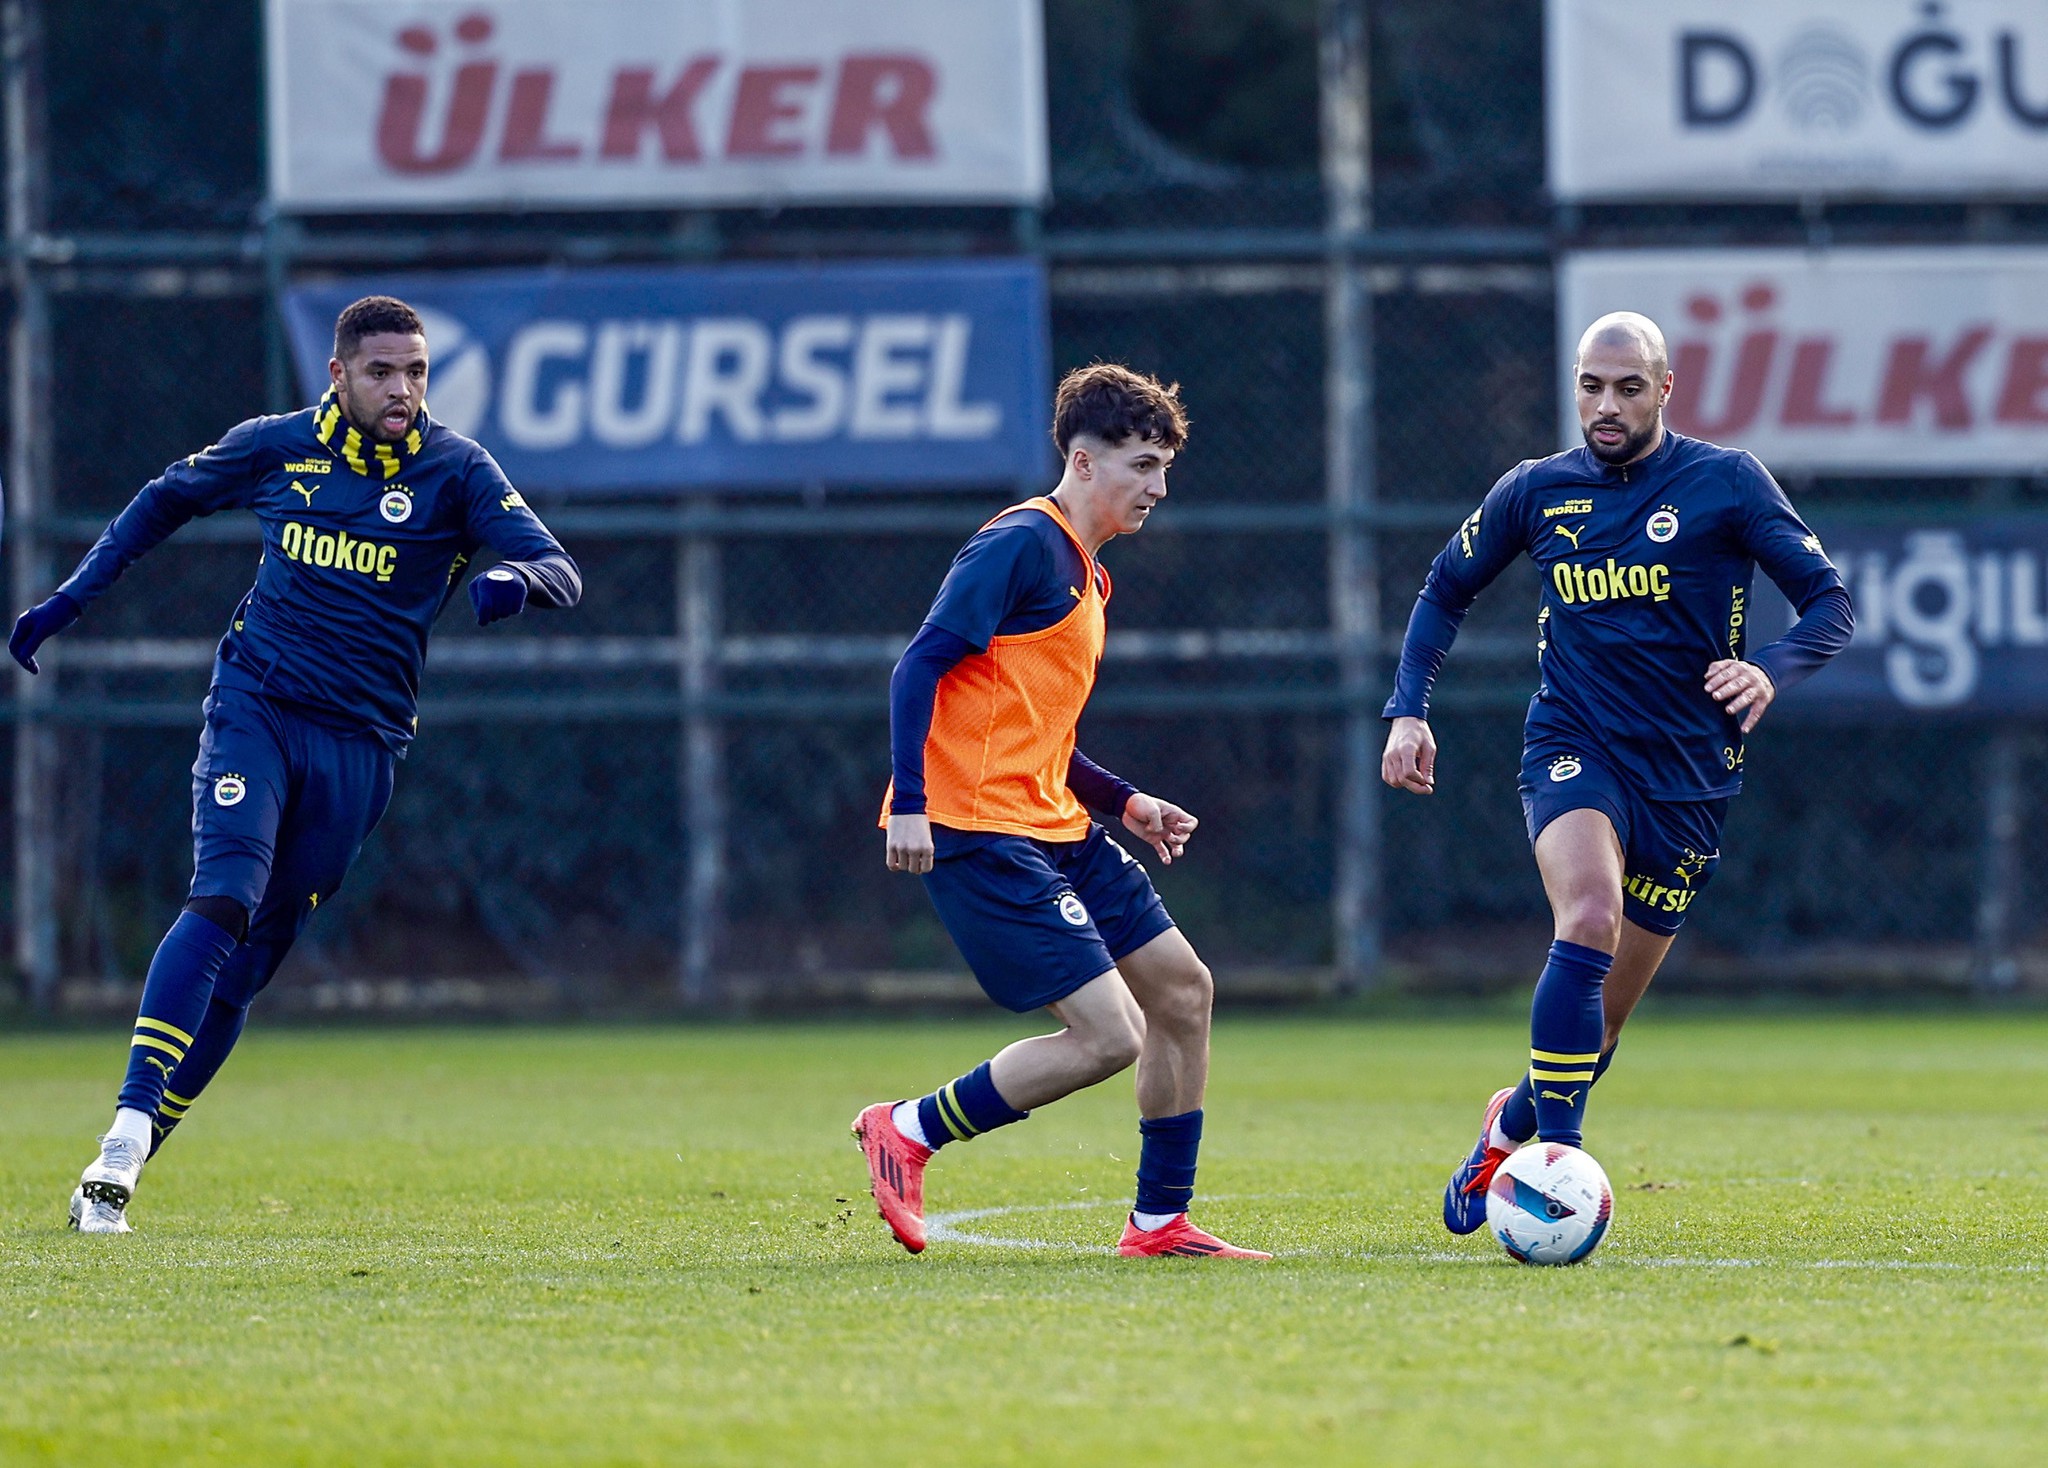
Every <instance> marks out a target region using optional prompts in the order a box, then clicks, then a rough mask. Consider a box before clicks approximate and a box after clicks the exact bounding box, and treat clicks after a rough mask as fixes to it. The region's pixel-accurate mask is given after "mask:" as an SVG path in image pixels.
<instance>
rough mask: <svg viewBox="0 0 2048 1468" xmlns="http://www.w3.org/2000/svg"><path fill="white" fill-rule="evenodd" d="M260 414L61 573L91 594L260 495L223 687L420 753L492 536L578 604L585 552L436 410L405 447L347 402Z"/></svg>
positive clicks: (78, 593)
mask: <svg viewBox="0 0 2048 1468" xmlns="http://www.w3.org/2000/svg"><path fill="white" fill-rule="evenodd" d="M333 396H334V395H333V394H332V393H329V394H328V396H327V397H326V398H324V399H322V401H321V403H320V404H319V406H317V407H314V408H307V409H305V410H303V411H301V412H297V413H289V414H284V415H281V416H277V417H264V418H251V419H249V420H248V421H247V422H245V423H241V424H238V425H236V426H235V427H234V428H232V429H230V430H229V431H228V433H227V435H226V437H224V438H222V439H221V441H220V442H219V443H217V444H214V445H213V446H212V447H210V448H208V449H206V450H205V451H203V452H201V453H197V454H193V455H192V456H190V457H189V458H185V459H180V460H179V461H178V462H177V463H175V464H173V465H171V466H170V468H168V469H166V470H165V471H164V472H163V473H162V475H160V476H159V477H158V478H156V479H153V480H151V481H150V482H149V483H148V484H147V485H145V486H143V489H142V492H141V493H140V494H138V495H136V496H135V498H134V500H133V501H132V502H130V504H129V506H128V508H127V509H125V510H123V511H122V512H121V513H120V515H119V516H117V517H116V518H115V520H114V521H113V523H112V524H110V525H108V526H107V528H106V531H105V532H104V533H103V534H102V535H101V536H100V538H99V541H98V543H97V544H95V545H94V546H93V548H92V549H91V550H90V551H89V552H87V554H86V557H85V559H84V560H83V561H81V562H79V565H78V569H77V570H76V571H74V572H72V573H71V578H70V579H69V580H68V581H66V582H65V583H64V584H63V585H62V586H60V587H59V588H58V590H59V591H61V592H63V593H64V594H65V595H66V596H69V597H70V598H72V599H73V600H74V601H76V602H77V603H78V604H79V606H80V607H86V606H90V605H91V604H92V602H93V600H94V599H95V598H96V597H98V596H99V595H100V594H101V593H102V592H104V591H105V590H106V589H107V588H108V587H109V586H112V585H113V584H114V582H115V580H116V579H118V578H119V576H120V575H121V573H122V572H123V571H125V570H127V568H128V567H129V566H131V565H133V564H134V563H135V561H136V560H137V559H138V558H140V557H141V556H142V555H144V554H145V553H147V552H148V551H149V550H151V549H152V548H154V547H155V546H157V545H159V544H160V543H162V542H163V540H164V539H165V538H166V537H168V536H169V535H170V534H171V533H172V532H173V531H175V530H177V529H178V527H179V526H181V525H183V524H185V523H186V522H187V521H189V520H192V519H194V518H196V517H199V516H203V515H211V514H214V513H216V512H217V511H220V510H229V509H247V510H253V511H254V512H255V515H256V519H257V522H258V523H259V524H260V525H261V526H262V527H263V558H262V561H261V563H260V564H259V565H258V567H257V569H256V584H255V585H254V586H253V587H251V588H250V589H249V592H248V594H247V595H246V596H244V597H243V598H242V601H241V604H240V605H239V606H237V607H236V608H235V613H234V616H233V618H232V619H231V620H230V623H229V627H228V632H227V635H226V636H225V637H223V638H222V639H221V641H220V648H219V650H218V652H217V654H216V655H215V659H214V672H213V681H214V684H215V686H217V687H227V688H240V689H245V690H249V691H251V692H256V693H263V694H268V695H271V696H274V697H277V698H281V699H285V700H287V701H289V702H291V703H295V704H300V705H304V706H306V707H308V708H311V709H313V710H315V711H317V712H319V713H321V714H323V715H325V716H327V717H328V718H330V719H332V720H337V721H339V722H341V723H343V724H345V725H350V726H355V727H361V728H366V729H370V730H373V731H374V732H375V733H376V734H377V735H378V736H379V737H380V738H381V739H383V740H384V742H385V743H386V744H388V745H389V746H390V747H391V748H393V749H395V750H399V751H403V750H404V748H405V747H406V745H407V744H408V743H409V742H410V741H411V739H412V737H413V734H414V732H415V730H416V729H417V728H418V724H419V719H418V716H417V711H418V701H419V686H420V670H421V668H422V666H423V665H424V664H425V662H426V655H427V634H428V632H429V630H430V629H431V628H432V627H433V624H434V619H435V618H436V617H438V616H439V615H440V613H441V609H442V608H443V607H445V606H446V605H447V604H448V601H449V599H450V598H451V597H453V596H454V595H455V592H456V589H457V588H458V587H459V586H460V585H461V583H462V570H463V567H464V566H466V565H467V564H468V563H469V560H470V557H472V556H473V555H475V554H476V552H477V550H478V549H479V547H482V546H489V547H490V548H491V549H493V550H495V551H497V552H498V553H499V554H500V555H501V556H503V557H504V559H505V562H506V564H507V565H508V566H510V567H511V568H512V569H514V570H516V571H517V572H519V574H520V575H522V576H524V577H525V579H526V584H527V594H528V597H529V598H530V600H531V601H532V602H533V603H535V604H537V605H540V606H552V607H570V606H574V605H575V604H576V602H577V601H578V599H579V598H581V596H582V594H583V581H582V577H581V575H580V574H579V573H578V571H577V569H576V563H575V562H574V561H572V560H571V559H570V558H569V555H568V553H567V552H566V551H564V550H563V549H562V546H561V543H560V542H559V541H557V540H556V539H555V537H554V536H553V535H551V534H549V532H548V529H547V527H546V526H545V525H543V524H541V522H540V518H539V517H538V516H537V515H535V514H534V513H533V511H532V510H531V509H529V508H528V507H527V504H526V501H525V500H524V499H522V498H521V497H520V495H519V492H518V491H517V490H516V489H514V488H513V487H512V484H511V482H510V481H509V480H507V479H506V478H505V474H504V471H503V470H501V469H500V468H499V467H498V465H497V463H496V461H495V460H493V459H492V458H491V456H490V454H489V453H487V452H486V451H485V450H484V448H483V446H482V445H481V444H478V443H476V442H475V441H473V440H471V439H467V438H464V437H463V436H462V435H461V434H459V433H456V432H455V431H454V430H453V429H450V428H447V427H445V426H444V425H442V424H438V423H435V422H433V421H432V420H431V419H429V418H428V417H427V415H426V414H425V413H424V412H422V413H421V414H420V415H419V417H418V419H417V420H416V421H415V423H414V425H413V432H412V433H411V434H410V435H409V436H408V437H407V439H406V441H405V442H404V443H403V444H398V445H388V446H385V445H376V444H369V443H366V442H365V440H363V439H362V437H361V436H360V435H359V434H358V433H357V432H356V431H355V430H354V429H353V428H351V427H350V426H349V425H348V422H347V420H346V419H345V418H344V417H342V415H341V411H340V409H339V408H338V407H337V406H336V405H335V403H334V401H333Z"/></svg>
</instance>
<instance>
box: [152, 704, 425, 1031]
mask: <svg viewBox="0 0 2048 1468" xmlns="http://www.w3.org/2000/svg"><path fill="white" fill-rule="evenodd" d="M396 758H397V757H396V756H395V755H394V754H393V753H392V752H391V750H390V749H389V748H388V747H387V746H386V745H385V744H384V742H383V741H382V740H381V739H379V738H378V737H377V736H376V735H375V734H373V733H371V732H370V731H368V730H360V731H359V730H352V729H341V728H336V727H334V726H333V725H331V724H327V723H323V722H321V721H320V720H319V719H318V718H317V717H314V716H310V715H308V714H302V713H300V712H298V711H297V710H296V709H295V708H294V706H293V705H291V704H288V703H284V702H280V701H278V700H276V699H271V698H266V697H264V696H263V695H261V694H257V693H249V692H245V691H243V690H240V689H233V688H215V689H214V690H213V691H212V692H211V693H210V694H208V695H207V699H206V729H205V732H203V733H202V734H201V735H200V736H199V758H198V760H197V761H196V762H194V764H193V766H192V868H193V870H192V890H191V893H190V894H189V895H190V896H192V897H231V898H233V899H234V900H235V901H237V902H239V903H241V904H242V907H243V909H244V910H245V911H246V912H247V913H248V914H249V931H248V934H247V938H246V941H245V943H244V945H243V947H242V948H241V949H239V950H237V953H236V957H235V958H234V959H231V960H230V961H229V969H230V970H232V971H233V982H230V979H231V975H230V972H229V970H223V972H222V978H221V983H222V984H225V985H227V986H228V987H229V988H230V989H233V988H237V987H246V988H248V989H249V991H250V992H249V993H248V994H223V995H222V996H221V997H223V998H227V999H230V1000H231V1001H232V1002H247V999H248V998H250V997H253V993H254V991H255V990H258V989H261V988H262V986H263V985H264V984H266V983H268V982H269V980H270V977H271V975H272V974H273V973H275V972H276V968H277V965H278V963H280V962H282V961H283V959H284V955H285V953H286V951H288V950H289V949H290V947H291V945H292V942H293V940H294V939H296V938H297V937H298V935H299V933H300V931H301V930H302V929H303V928H304V927H305V925H306V920H307V919H308V918H309V917H311V916H312V913H313V909H314V908H316V907H318V906H319V905H320V904H321V903H323V902H325V901H327V900H328V899H329V898H331V897H333V896H334V894H335V893H336V892H337V891H339V890H340V888H341V882H342V878H343V877H345V876H347V875H348V869H349V868H350V867H351V866H353V865H354V864H355V859H356V855H357V853H359V852H360V851H361V850H362V849H363V840H364V838H365V837H367V836H368V835H369V834H370V831H371V830H372V829H373V828H374V827H375V826H376V824H377V822H378V821H379V820H380V819H382V818H383V815H384V808H385V806H387V805H388V804H390V802H391V787H392V779H393V775H394V773H395V764H396ZM245 968H246V969H248V970H249V973H248V974H247V975H246V979H244V977H243V975H242V971H243V970H244V969H245Z"/></svg>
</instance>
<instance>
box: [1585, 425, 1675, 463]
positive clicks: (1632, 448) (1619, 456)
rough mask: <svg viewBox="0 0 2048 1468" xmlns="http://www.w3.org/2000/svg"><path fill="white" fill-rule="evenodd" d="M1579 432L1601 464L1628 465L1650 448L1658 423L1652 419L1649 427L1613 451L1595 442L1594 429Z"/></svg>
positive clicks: (1633, 435) (1629, 437)
mask: <svg viewBox="0 0 2048 1468" xmlns="http://www.w3.org/2000/svg"><path fill="white" fill-rule="evenodd" d="M1579 432H1580V434H1582V435H1583V436H1584V438H1585V440H1586V447H1587V448H1588V449H1590V450H1591V451H1592V454H1593V457H1594V458H1596V459H1598V460H1599V461H1600V462H1601V463H1603V464H1626V463H1627V462H1628V461H1629V460H1630V459H1633V458H1634V457H1635V456H1636V455H1637V454H1640V453H1641V452H1642V451H1643V450H1644V449H1646V448H1648V447H1649V446H1650V440H1651V439H1653V438H1655V437H1656V436H1657V421H1656V420H1655V419H1654V418H1653V419H1651V420H1650V426H1649V427H1647V428H1645V429H1644V430H1643V431H1642V432H1640V433H1631V434H1630V435H1629V436H1628V437H1626V438H1624V439H1623V440H1622V441H1621V442H1620V443H1618V444H1616V445H1615V446H1614V447H1613V448H1611V449H1603V448H1601V447H1600V445H1599V444H1597V443H1595V442H1594V441H1593V430H1592V429H1590V428H1582V429H1580V430H1579Z"/></svg>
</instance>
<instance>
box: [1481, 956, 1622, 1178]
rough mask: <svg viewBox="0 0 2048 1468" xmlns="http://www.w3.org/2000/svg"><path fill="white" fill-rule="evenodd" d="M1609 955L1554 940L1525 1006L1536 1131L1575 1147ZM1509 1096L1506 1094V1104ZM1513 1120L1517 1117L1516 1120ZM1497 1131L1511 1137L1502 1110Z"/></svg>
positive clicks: (1595, 1054) (1601, 1028)
mask: <svg viewBox="0 0 2048 1468" xmlns="http://www.w3.org/2000/svg"><path fill="white" fill-rule="evenodd" d="M1613 966H1614V955H1612V954H1610V953H1602V952H1601V951H1600V950H1599V949H1597V948H1586V947H1583V946H1582V945H1580V944H1577V943H1567V942H1565V941H1564V940H1563V939H1561V938H1560V939H1559V940H1558V941H1556V942H1555V943H1552V944H1551V945H1550V961H1549V962H1548V963H1546V964H1544V966H1543V976H1542V977H1541V978H1539V979H1538V980H1537V981H1536V997H1535V999H1534V1000H1533V1001H1532V1002H1531V1004H1530V1006H1529V1073H1528V1075H1527V1076H1526V1077H1525V1078H1524V1082H1523V1084H1525V1085H1527V1086H1528V1087H1529V1088H1530V1090H1531V1092H1532V1093H1533V1094H1532V1098H1531V1102H1532V1109H1533V1110H1534V1112H1535V1121H1536V1135H1537V1136H1539V1137H1540V1138H1542V1139H1543V1140H1544V1141H1546V1142H1562V1143H1564V1144H1565V1145H1566V1146H1570V1147H1577V1146H1579V1145H1581V1143H1582V1142H1583V1141H1584V1140H1585V1133H1584V1124H1585V1111H1586V1107H1585V1103H1586V1098H1587V1095H1588V1093H1589V1092H1590V1091H1591V1090H1592V1087H1593V1082H1594V1080H1595V1079H1597V1077H1598V1071H1597V1070H1596V1069H1595V1067H1597V1066H1598V1065H1599V1063H1600V1041H1601V1039H1602V1038H1603V1037H1604V1036H1605V1034H1606V1030H1607V1021H1606V1016H1605V1013H1604V1011H1603V1010H1602V1007H1601V1003H1600V990H1601V985H1602V984H1603V983H1604V982H1605V981H1606V978H1607V971H1608V969H1610V968H1612V967H1613ZM1513 1099H1514V1098H1510V1105H1512V1102H1513ZM1518 1119H1519V1118H1518ZM1501 1122H1502V1129H1503V1130H1504V1131H1507V1132H1508V1133H1509V1135H1513V1128H1512V1127H1511V1126H1509V1124H1508V1118H1507V1116H1506V1115H1505V1112H1504V1113H1503V1115H1502V1118H1501Z"/></svg>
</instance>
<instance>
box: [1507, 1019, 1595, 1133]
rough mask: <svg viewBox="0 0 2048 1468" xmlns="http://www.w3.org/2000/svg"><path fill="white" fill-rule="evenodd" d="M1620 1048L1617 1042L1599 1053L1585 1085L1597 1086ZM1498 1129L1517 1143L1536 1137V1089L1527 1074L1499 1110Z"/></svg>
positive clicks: (1523, 1075) (1524, 1073) (1524, 1074)
mask: <svg viewBox="0 0 2048 1468" xmlns="http://www.w3.org/2000/svg"><path fill="white" fill-rule="evenodd" d="M1620 1048H1621V1042H1620V1041H1619V1040H1617V1041H1616V1042H1615V1043H1614V1044H1613V1045H1612V1046H1611V1047H1609V1048H1608V1049H1606V1050H1603V1051H1601V1052H1600V1059H1599V1061H1598V1062H1597V1063H1596V1064H1595V1065H1594V1067H1593V1079H1592V1080H1590V1081H1588V1082H1587V1084H1588V1085H1591V1086H1597V1085H1599V1084H1600V1077H1602V1076H1604V1075H1606V1074H1607V1067H1608V1066H1610V1065H1612V1064H1614V1052H1615V1051H1616V1050H1619V1049H1620ZM1500 1129H1501V1130H1502V1131H1503V1132H1505V1133H1507V1135H1508V1136H1510V1137H1512V1138H1514V1140H1516V1141H1517V1142H1526V1141H1528V1140H1529V1139H1530V1138H1531V1137H1533V1136H1535V1135H1536V1088H1535V1087H1534V1086H1532V1085H1531V1084H1529V1072H1527V1071H1526V1070H1525V1071H1523V1072H1522V1079H1521V1080H1520V1081H1518V1082H1516V1084H1515V1094H1514V1095H1512V1096H1510V1097H1508V1100H1507V1104H1506V1105H1505V1106H1503V1107H1501V1109H1500Z"/></svg>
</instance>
